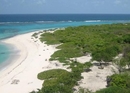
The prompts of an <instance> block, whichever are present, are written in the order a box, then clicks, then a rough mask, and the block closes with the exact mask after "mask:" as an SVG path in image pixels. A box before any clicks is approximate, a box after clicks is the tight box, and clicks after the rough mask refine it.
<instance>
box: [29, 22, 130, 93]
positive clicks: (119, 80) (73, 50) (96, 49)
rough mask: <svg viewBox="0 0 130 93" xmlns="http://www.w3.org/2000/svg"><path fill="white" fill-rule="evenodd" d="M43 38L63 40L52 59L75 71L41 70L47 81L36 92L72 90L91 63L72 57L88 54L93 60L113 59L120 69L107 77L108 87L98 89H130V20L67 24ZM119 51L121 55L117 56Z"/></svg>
mask: <svg viewBox="0 0 130 93" xmlns="http://www.w3.org/2000/svg"><path fill="white" fill-rule="evenodd" d="M40 40H41V42H45V43H46V44H48V45H54V44H60V45H59V46H58V47H57V49H58V51H56V52H55V53H54V54H53V55H51V58H50V60H51V61H52V60H58V61H59V62H62V63H64V65H69V67H68V68H70V69H71V70H72V71H71V72H68V71H66V70H62V69H53V70H48V71H45V72H41V73H39V74H38V78H39V79H41V80H44V83H43V87H42V88H41V89H40V90H39V91H38V92H37V93H73V87H74V86H75V85H78V84H77V81H79V80H80V79H81V78H82V77H81V73H82V72H84V71H86V69H89V67H90V66H92V64H91V62H86V63H84V64H81V63H79V62H77V61H76V60H75V61H73V60H70V58H74V57H81V56H86V55H88V54H90V55H91V56H92V60H91V61H93V60H96V61H98V62H114V64H116V65H117V66H118V67H119V68H118V70H119V72H120V73H118V74H114V75H112V76H108V77H107V88H105V89H101V90H99V91H97V92H96V93H130V73H129V68H130V23H124V24H122V23H120V24H110V25H94V26H79V27H68V28H65V30H57V31H55V32H54V33H49V32H46V33H44V34H42V35H41V37H40ZM119 54H122V56H121V57H120V58H118V59H115V57H116V56H118V55H119ZM125 66H128V68H127V69H126V68H125ZM32 93H33V92H32ZM34 93H35V92H34ZM79 93H91V92H90V91H87V92H81V91H80V92H79Z"/></svg>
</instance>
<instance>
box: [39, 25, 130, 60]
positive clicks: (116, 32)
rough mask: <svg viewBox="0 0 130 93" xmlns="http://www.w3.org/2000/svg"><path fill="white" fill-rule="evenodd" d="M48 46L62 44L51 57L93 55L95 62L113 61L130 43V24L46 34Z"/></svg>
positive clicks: (81, 27)
mask: <svg viewBox="0 0 130 93" xmlns="http://www.w3.org/2000/svg"><path fill="white" fill-rule="evenodd" d="M40 40H41V41H42V42H43V41H46V44H61V45H60V46H58V47H57V48H58V49H60V50H58V51H56V52H55V53H54V54H53V55H52V56H51V57H52V58H51V60H54V59H59V58H60V59H61V58H62V59H68V58H72V57H79V56H83V55H86V54H88V53H91V56H92V57H93V60H97V61H107V62H109V61H112V59H113V57H115V56H117V55H118V54H119V53H122V52H123V49H124V47H125V46H126V45H128V44H129V43H130V42H129V41H130V24H111V25H95V26H79V27H68V28H66V29H65V30H57V31H55V32H54V33H47V32H46V33H44V34H42V35H41V38H40Z"/></svg>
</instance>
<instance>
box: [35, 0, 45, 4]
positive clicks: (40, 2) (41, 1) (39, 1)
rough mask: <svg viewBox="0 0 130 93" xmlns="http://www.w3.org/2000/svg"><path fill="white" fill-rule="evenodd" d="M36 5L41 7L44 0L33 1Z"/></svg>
mask: <svg viewBox="0 0 130 93" xmlns="http://www.w3.org/2000/svg"><path fill="white" fill-rule="evenodd" d="M35 1H36V4H39V5H42V4H44V3H45V0H35Z"/></svg>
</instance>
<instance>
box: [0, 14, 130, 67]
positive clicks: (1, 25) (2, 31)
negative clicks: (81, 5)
mask: <svg viewBox="0 0 130 93" xmlns="http://www.w3.org/2000/svg"><path fill="white" fill-rule="evenodd" d="M127 22H130V15H0V40H2V39H6V38H10V37H12V36H15V35H18V34H23V33H28V32H32V31H36V30H41V29H43V30H44V29H50V28H63V27H69V26H80V25H100V24H112V23H127ZM16 52H17V51H15V52H14V51H13V50H12V49H11V48H10V47H9V45H7V44H4V43H1V42H0V64H2V63H4V62H6V60H7V59H8V58H9V57H13V55H14V54H13V53H16ZM7 64H8V63H7ZM0 66H2V65H0Z"/></svg>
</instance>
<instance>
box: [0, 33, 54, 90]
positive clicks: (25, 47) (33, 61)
mask: <svg viewBox="0 0 130 93" xmlns="http://www.w3.org/2000/svg"><path fill="white" fill-rule="evenodd" d="M33 33H34V32H31V33H27V34H23V35H18V36H15V37H12V38H9V39H6V40H4V41H2V42H4V43H8V44H11V45H13V46H15V48H16V49H17V50H18V51H19V53H18V54H17V57H15V58H14V59H13V60H12V61H13V62H11V64H10V65H9V66H7V67H6V68H4V69H3V70H2V71H0V93H29V92H31V91H33V90H37V88H41V87H42V83H43V81H40V80H38V79H37V74H38V73H39V72H41V71H44V70H47V69H51V68H49V67H48V66H49V65H50V64H51V63H50V62H49V60H48V59H49V58H50V56H51V55H52V54H53V53H54V51H56V49H55V47H54V46H47V45H46V44H44V43H41V42H40V41H39V40H38V39H37V40H36V39H34V38H33V39H32V37H31V35H32V34H33ZM51 65H52V66H51V67H52V68H55V67H54V65H53V64H51Z"/></svg>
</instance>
